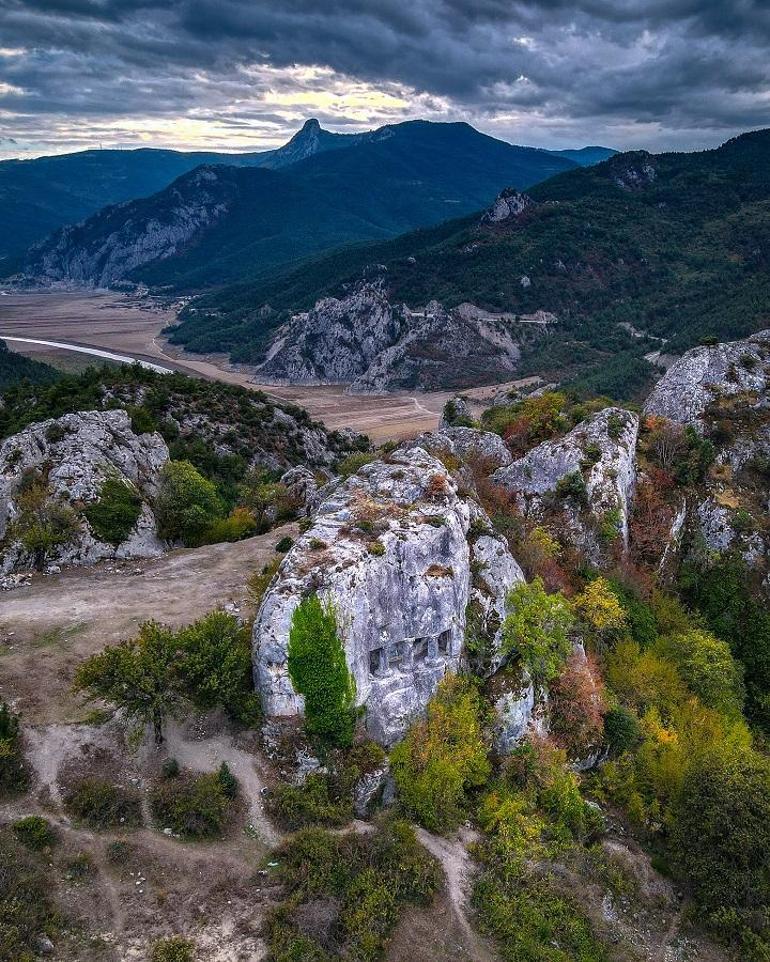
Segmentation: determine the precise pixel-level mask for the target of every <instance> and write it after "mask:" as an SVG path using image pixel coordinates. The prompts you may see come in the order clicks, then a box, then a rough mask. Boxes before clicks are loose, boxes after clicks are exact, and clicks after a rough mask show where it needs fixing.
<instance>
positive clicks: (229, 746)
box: [165, 722, 281, 847]
mask: <svg viewBox="0 0 770 962" xmlns="http://www.w3.org/2000/svg"><path fill="white" fill-rule="evenodd" d="M165 739H166V742H165V744H166V749H167V750H168V753H169V755H170V756H172V757H173V758H175V759H176V760H177V761H178V762H179V764H180V765H181V766H182V767H183V768H191V769H192V770H193V771H196V772H211V771H214V770H216V769H217V768H219V766H220V765H221V764H222V762H226V763H227V765H228V767H229V769H230V771H231V772H232V773H233V775H235V777H236V778H237V779H238V782H239V785H240V789H241V792H242V793H243V796H244V798H245V799H246V802H247V804H248V808H249V820H250V827H251V828H252V829H253V830H254V831H255V832H256V834H257V836H258V837H259V838H260V839H261V840H262V841H263V842H264V843H265V844H266V845H269V846H271V847H272V846H274V845H277V844H278V842H279V841H280V840H281V835H280V833H279V832H278V831H277V830H276V829H275V827H274V826H273V824H272V822H270V820H269V819H268V817H267V815H266V814H265V811H264V806H263V804H262V789H263V788H265V787H266V782H265V780H264V778H263V777H262V775H261V773H260V772H259V770H258V767H257V766H258V759H257V757H256V756H255V755H253V754H251V753H250V752H247V751H244V750H243V749H242V748H239V747H238V746H237V745H236V744H234V743H233V739H232V737H231V736H230V735H227V734H218V735H210V736H205V735H204V736H203V737H201V738H197V737H195V735H194V734H192V735H191V732H190V729H189V727H185V726H183V725H180V724H178V723H176V722H170V723H169V724H167V726H166V732H165Z"/></svg>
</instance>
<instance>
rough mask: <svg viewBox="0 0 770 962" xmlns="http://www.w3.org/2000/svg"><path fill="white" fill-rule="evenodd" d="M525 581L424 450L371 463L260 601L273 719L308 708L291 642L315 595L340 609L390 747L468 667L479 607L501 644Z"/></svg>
mask: <svg viewBox="0 0 770 962" xmlns="http://www.w3.org/2000/svg"><path fill="white" fill-rule="evenodd" d="M522 577H523V576H522V573H521V569H520V568H519V566H518V565H517V564H516V562H515V561H514V559H513V558H512V557H511V554H510V552H509V550H508V547H507V545H506V544H505V542H504V541H502V540H501V539H499V538H498V537H497V536H496V535H495V534H494V533H493V531H492V528H491V525H490V524H489V522H488V520H487V519H486V517H485V515H484V513H483V511H482V510H481V508H480V507H479V506H478V505H477V504H476V503H475V502H474V501H472V500H471V499H470V498H467V497H462V496H460V495H459V494H458V490H457V485H456V483H455V481H454V480H453V478H452V476H451V474H450V473H449V471H447V469H446V468H445V467H444V465H443V464H442V463H441V462H440V461H438V460H437V459H436V458H434V457H432V456H431V455H430V454H428V453H427V452H426V451H424V450H423V449H422V448H413V449H411V450H402V451H397V452H394V453H393V454H391V455H390V456H389V457H388V459H387V460H383V461H376V462H373V463H371V464H368V465H366V466H364V467H363V468H362V469H361V470H360V471H359V473H358V474H357V475H355V476H353V477H351V478H349V479H348V480H347V481H345V482H344V483H342V484H341V485H338V486H336V487H335V488H334V489H333V490H332V491H331V492H330V493H329V494H328V495H327V497H326V498H325V500H324V501H323V503H322V504H321V506H320V507H319V509H318V512H317V514H316V515H315V519H314V523H313V526H312V527H311V528H310V529H309V530H308V531H307V532H305V533H304V534H303V535H302V537H301V538H300V539H299V540H298V542H297V543H296V544H295V545H294V547H293V548H292V549H291V551H290V552H289V553H288V554H287V556H286V558H285V559H284V561H283V563H282V565H281V568H280V569H279V572H278V575H277V576H276V578H275V580H274V582H273V583H272V585H271V586H270V588H269V589H268V591H267V593H266V595H265V598H264V600H263V602H262V605H261V607H260V610H259V613H258V615H257V619H256V622H255V625H254V665H255V677H256V682H257V685H258V688H259V690H260V692H261V695H262V701H263V705H264V709H265V713H266V714H267V715H268V716H292V715H296V714H299V713H301V712H302V708H303V702H302V697H301V695H299V694H298V693H297V692H296V691H295V690H294V688H293V686H292V683H291V679H290V678H289V674H288V665H287V648H288V636H289V629H290V626H291V621H292V616H293V613H294V610H295V609H296V607H297V605H298V604H299V603H300V601H301V600H302V598H303V597H305V596H307V595H308V594H310V593H311V592H317V593H318V594H319V595H320V596H321V597H322V598H324V599H327V600H329V601H331V602H332V603H333V604H334V607H335V609H336V612H337V622H338V628H339V632H340V636H341V639H342V641H343V644H344V647H345V653H346V657H347V661H348V665H349V667H350V670H351V672H352V673H353V676H354V678H355V682H356V699H357V703H358V704H359V705H365V706H366V724H367V728H368V730H369V732H370V733H371V735H372V736H373V737H375V738H377V739H378V740H380V741H381V742H383V743H385V744H389V743H391V742H393V741H394V740H395V739H396V738H398V737H399V736H400V735H401V734H403V732H404V731H405V730H406V728H407V726H408V724H409V722H410V721H411V719H412V718H414V717H415V715H417V714H418V713H419V712H420V711H421V710H422V709H423V708H424V706H425V704H426V703H427V701H428V699H429V698H430V696H431V694H432V693H433V691H434V690H435V687H436V685H437V684H438V682H439V680H440V679H441V677H442V676H443V675H444V673H445V672H447V671H448V670H456V669H457V668H458V667H459V665H460V663H461V660H462V659H463V656H464V642H465V633H466V619H467V618H468V616H469V612H470V611H473V613H474V618H475V619H476V621H477V622H478V623H480V625H481V630H482V631H483V632H486V633H487V635H488V641H489V644H490V646H491V648H493V649H494V647H495V646H496V644H497V643H498V642H499V630H500V625H501V623H502V617H503V615H504V603H505V595H506V592H507V591H508V589H509V588H510V587H511V585H512V584H513V583H515V582H516V581H519V580H521V579H522Z"/></svg>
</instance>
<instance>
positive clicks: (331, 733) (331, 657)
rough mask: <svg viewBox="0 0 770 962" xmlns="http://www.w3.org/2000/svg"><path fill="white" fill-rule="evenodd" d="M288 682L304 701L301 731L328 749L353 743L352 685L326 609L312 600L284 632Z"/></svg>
mask: <svg viewBox="0 0 770 962" xmlns="http://www.w3.org/2000/svg"><path fill="white" fill-rule="evenodd" d="M288 665H289V676H290V677H291V681H292V684H293V685H294V687H295V689H296V690H297V691H298V692H300V693H301V694H302V695H304V698H305V726H306V728H307V731H308V733H309V734H310V735H312V736H314V737H317V738H319V739H320V740H321V741H322V742H325V743H327V744H329V745H336V746H345V745H350V744H351V743H352V740H353V724H354V713H353V706H354V703H355V685H354V682H353V677H352V675H351V674H350V672H349V670H348V665H347V660H346V658H345V650H344V648H343V647H342V642H341V641H340V639H339V636H338V634H337V619H336V616H335V613H334V609H333V608H332V607H331V606H327V607H324V606H323V605H322V604H321V601H320V599H319V598H318V596H317V595H310V596H309V597H307V598H305V599H304V600H303V601H302V602H301V603H300V604H299V606H298V607H297V608H296V610H295V612H294V615H293V617H292V621H291V629H290V631H289V655H288Z"/></svg>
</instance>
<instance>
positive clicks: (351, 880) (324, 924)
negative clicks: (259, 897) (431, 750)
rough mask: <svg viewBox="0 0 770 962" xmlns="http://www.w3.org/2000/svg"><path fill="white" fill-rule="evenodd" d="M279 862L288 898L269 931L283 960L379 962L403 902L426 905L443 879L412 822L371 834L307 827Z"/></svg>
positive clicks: (387, 825) (386, 826)
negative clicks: (416, 833)
mask: <svg viewBox="0 0 770 962" xmlns="http://www.w3.org/2000/svg"><path fill="white" fill-rule="evenodd" d="M277 859H278V861H279V863H280V866H281V868H280V871H281V876H282V881H283V882H284V884H285V887H286V891H287V897H286V901H285V902H284V903H283V905H282V906H280V907H279V908H278V910H277V911H275V912H274V913H273V914H272V915H271V916H270V917H269V919H268V923H267V934H268V939H269V945H270V954H271V958H273V959H276V960H281V962H332V959H335V958H346V959H351V960H352V959H356V960H358V962H375V960H376V959H379V958H381V957H382V952H383V949H384V948H385V945H386V942H387V938H388V935H389V933H390V931H391V930H392V928H393V926H394V925H395V923H396V921H397V919H398V915H399V912H400V910H401V909H402V907H403V906H405V905H406V904H408V903H416V904H425V903H426V902H427V901H428V900H429V899H430V898H431V896H432V895H433V894H434V892H435V891H436V890H437V888H438V886H439V884H440V880H441V873H440V870H439V869H438V866H437V865H436V863H435V861H434V860H433V859H432V858H431V857H430V856H429V855H428V853H427V852H426V851H425V849H424V848H423V847H422V846H421V845H420V844H419V842H418V841H417V839H416V838H415V835H414V831H413V829H412V828H411V826H409V825H408V824H407V823H405V822H401V821H395V820H389V821H387V822H385V823H384V825H381V826H380V827H379V828H377V829H376V830H375V831H374V832H372V833H369V834H366V835H358V834H349V835H343V836H340V835H331V834H330V833H328V832H324V831H322V830H321V829H302V830H301V831H299V832H297V833H296V834H295V835H294V836H292V837H291V838H290V839H289V840H288V841H287V842H285V843H284V844H283V846H282V847H281V848H280V849H279V850H278V852H277ZM322 909H323V910H324V911H322ZM332 933H333V934H332Z"/></svg>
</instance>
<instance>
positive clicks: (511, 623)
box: [503, 578, 573, 683]
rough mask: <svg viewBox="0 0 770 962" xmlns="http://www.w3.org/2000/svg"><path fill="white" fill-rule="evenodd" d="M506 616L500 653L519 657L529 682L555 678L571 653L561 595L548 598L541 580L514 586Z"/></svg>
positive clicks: (569, 624)
mask: <svg viewBox="0 0 770 962" xmlns="http://www.w3.org/2000/svg"><path fill="white" fill-rule="evenodd" d="M508 609H509V613H508V615H507V616H506V618H505V622H504V623H503V650H504V652H505V653H507V654H515V655H518V656H519V657H520V658H521V659H522V661H523V662H524V664H525V665H526V667H527V669H528V671H529V673H530V674H531V675H532V678H533V679H534V680H535V681H536V682H538V683H542V682H546V681H549V680H550V679H552V678H555V677H556V675H557V674H558V673H559V669H560V668H561V666H562V665H563V664H564V662H565V660H566V658H567V656H568V655H569V653H570V651H571V650H572V645H571V643H570V640H569V636H568V632H569V630H570V628H571V627H572V623H573V618H572V614H571V613H570V607H569V604H568V602H567V600H566V599H565V598H564V596H563V595H561V594H560V593H558V592H557V593H556V594H548V593H547V592H546V590H545V587H544V585H543V580H542V578H535V579H534V581H532V582H531V583H530V584H525V583H521V584H518V585H515V586H514V588H513V589H512V590H511V592H510V593H509V595H508Z"/></svg>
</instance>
